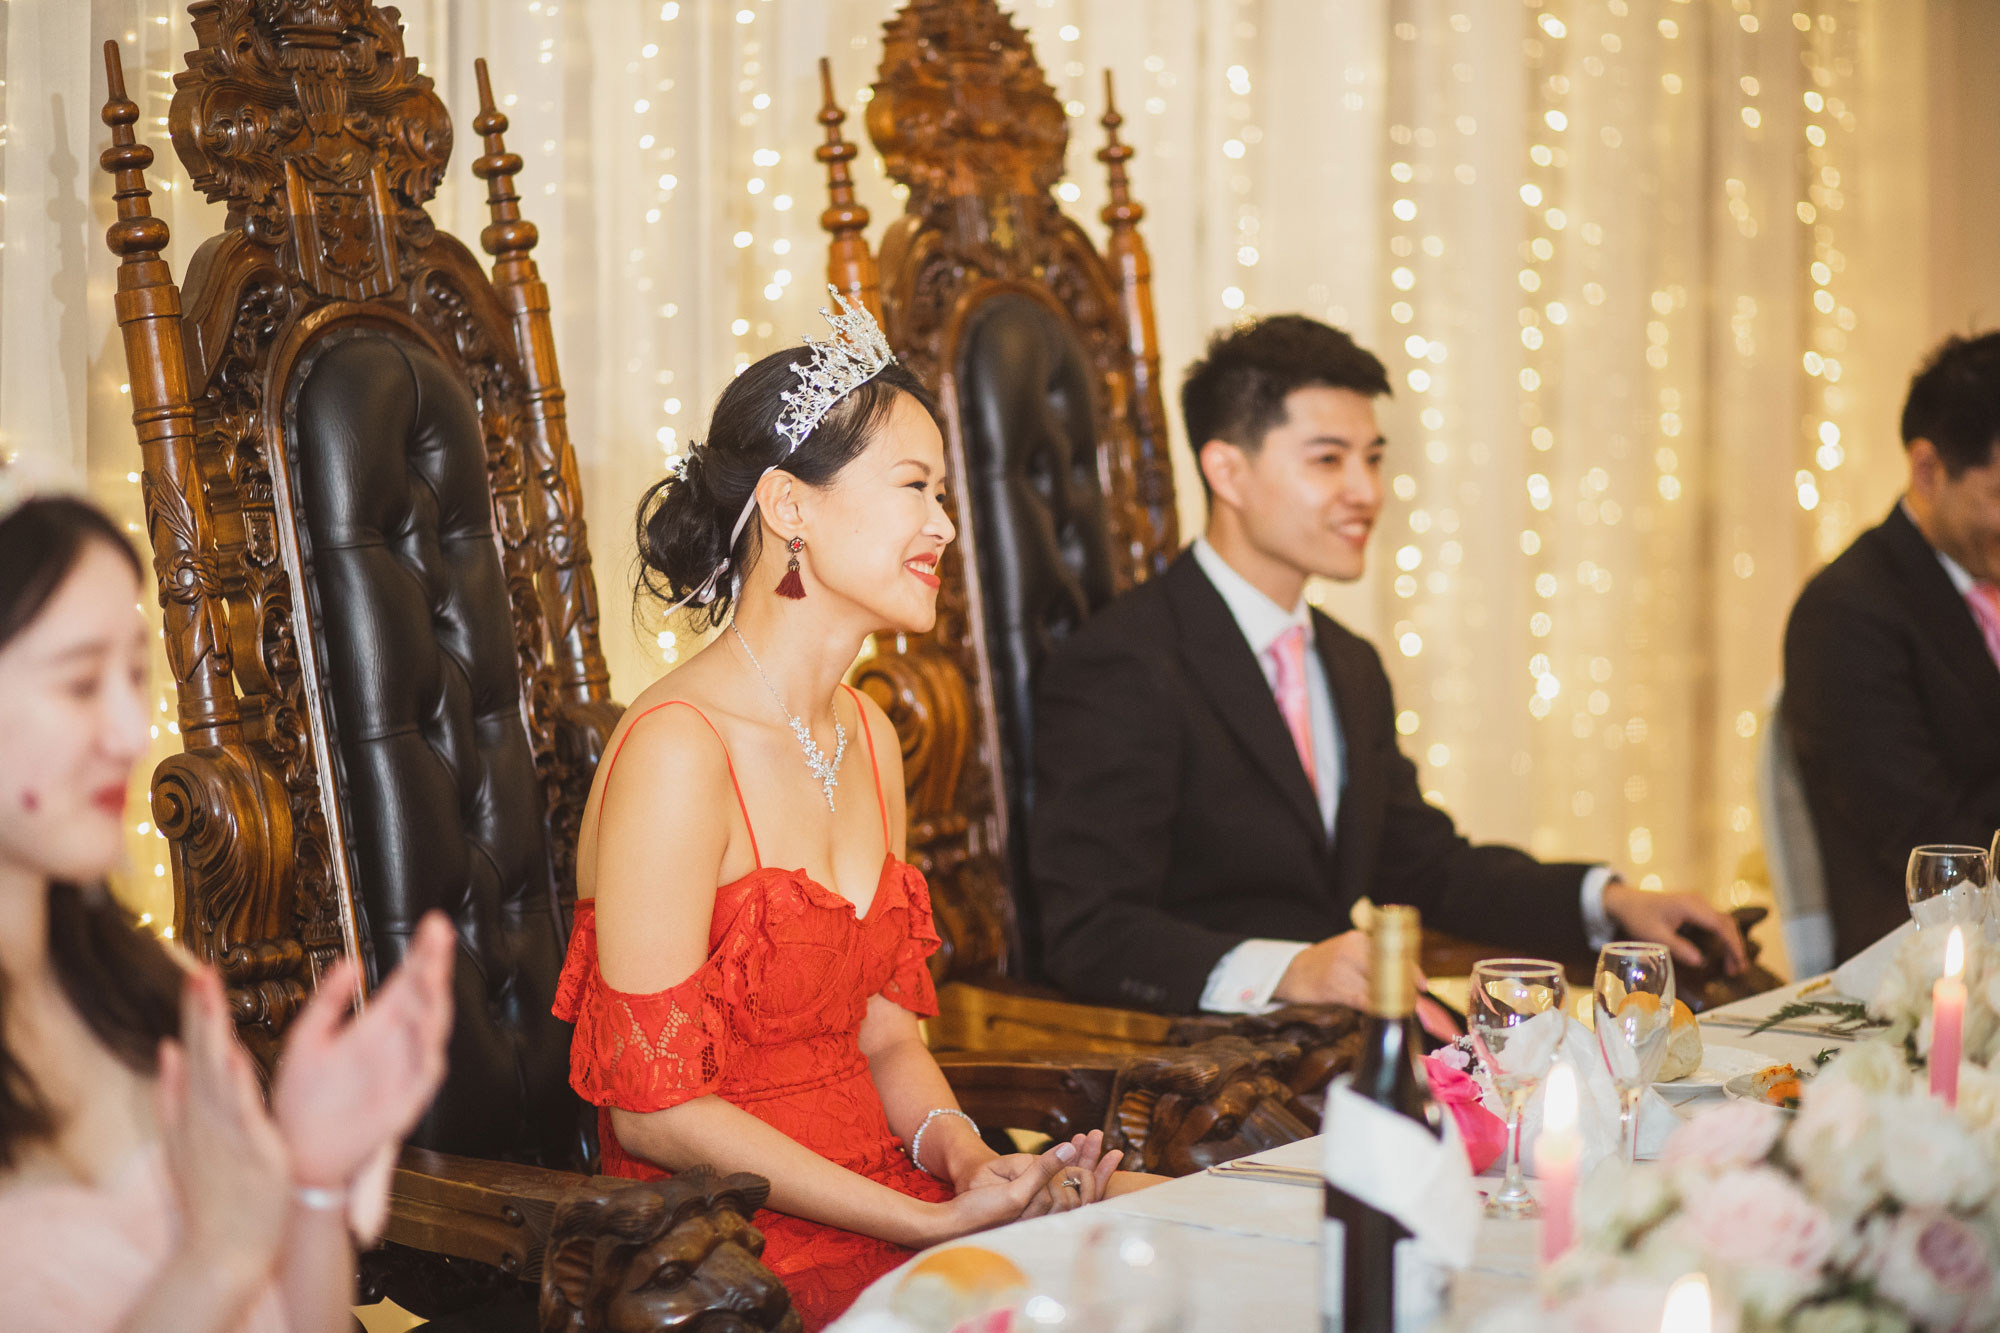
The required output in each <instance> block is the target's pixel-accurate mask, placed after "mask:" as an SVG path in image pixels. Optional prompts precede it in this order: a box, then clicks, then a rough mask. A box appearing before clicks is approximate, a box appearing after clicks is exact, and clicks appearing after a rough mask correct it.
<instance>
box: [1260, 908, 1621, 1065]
mask: <svg viewBox="0 0 2000 1333" xmlns="http://www.w3.org/2000/svg"><path fill="white" fill-rule="evenodd" d="M1605 892H1606V894H1607V895H1608V894H1609V893H1610V890H1609V889H1606V890H1605ZM1429 984H1430V982H1429V981H1428V980H1427V979H1426V978H1425V976H1424V974H1423V973H1422V972H1419V973H1417V988H1418V990H1420V991H1421V990H1422V989H1423V988H1424V987H1426V986H1428V985H1429ZM1271 998H1272V999H1274V1000H1277V1001H1280V1002H1281V1003H1284V1004H1344V1005H1346V1006H1347V1007H1348V1008H1350V1009H1359V1010H1361V1011H1363V1012H1364V1013H1365V1012H1367V1009H1368V937H1367V936H1366V935H1364V934H1363V933H1361V932H1360V931H1358V930H1347V931H1342V932H1341V933H1340V934H1338V935H1335V936H1333V937H1331V938H1329V939H1324V940H1321V941H1320V942H1319V943H1318V944H1311V945H1307V946H1306V947H1305V949H1303V950H1301V951H1300V953H1299V955H1298V956H1297V957H1296V958H1294V959H1292V961H1291V965H1290V966H1289V967H1287V968H1286V969H1285V975H1284V976H1282V977H1280V978H1279V979H1278V985H1277V987H1276V988H1275V989H1274V990H1273V991H1272V992H1271ZM1417 1021H1418V1022H1419V1023H1421V1024H1422V1025H1423V1028H1424V1031H1426V1032H1428V1033H1430V1034H1431V1036H1433V1037H1435V1038H1437V1039H1438V1040H1439V1041H1451V1040H1454V1039H1455V1038H1457V1037H1458V1036H1459V1031H1458V1025H1457V1024H1456V1023H1454V1022H1452V1020H1451V1015H1450V1014H1448V1013H1446V1012H1445V1010H1444V1007H1443V1006H1442V1005H1440V1004H1438V1003H1437V1001H1435V1000H1432V999H1430V998H1428V997H1427V996H1424V995H1419V996H1418V997H1417Z"/></svg>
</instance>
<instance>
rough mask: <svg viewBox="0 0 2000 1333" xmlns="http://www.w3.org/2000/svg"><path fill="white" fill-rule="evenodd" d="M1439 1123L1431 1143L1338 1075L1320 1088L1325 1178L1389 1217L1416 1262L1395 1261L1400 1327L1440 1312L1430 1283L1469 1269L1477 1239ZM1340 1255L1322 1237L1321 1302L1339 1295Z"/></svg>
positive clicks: (1475, 1209) (1448, 1132) (1475, 1208)
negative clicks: (1438, 1132) (1406, 1240)
mask: <svg viewBox="0 0 2000 1333" xmlns="http://www.w3.org/2000/svg"><path fill="white" fill-rule="evenodd" d="M1443 1119H1444V1126H1443V1128H1444V1132H1443V1134H1442V1135H1440V1136H1438V1137H1435V1138H1434V1137H1432V1135H1431V1133H1430V1131H1428V1130H1427V1129H1425V1128H1424V1127H1423V1126H1422V1125H1420V1124H1418V1123H1417V1122H1416V1121H1414V1120H1411V1119H1410V1118H1409V1117H1408V1116H1405V1115H1398V1114H1397V1113H1396V1112H1394V1111H1391V1110H1389V1109H1388V1108H1387V1107H1383V1106H1378V1105H1376V1104H1375V1103H1374V1102H1371V1101H1369V1100H1368V1099H1367V1098H1365V1097H1362V1096H1361V1095H1360V1094H1358V1093H1356V1092H1355V1091H1354V1090H1353V1088H1352V1087H1351V1086H1350V1085H1349V1082H1348V1080H1347V1079H1346V1078H1345V1077H1342V1078H1339V1079H1336V1080H1335V1081H1334V1082H1333V1083H1332V1084H1330V1085H1329V1086H1328V1088H1327V1093H1326V1134H1325V1137H1324V1138H1323V1139H1322V1140H1321V1148H1322V1151H1323V1153H1324V1156H1323V1158H1322V1159H1321V1160H1322V1166H1323V1169H1324V1171H1325V1172H1326V1178H1327V1180H1328V1181H1329V1182H1330V1183H1332V1184H1333V1185H1336V1186H1338V1187H1339V1188H1340V1189H1343V1190H1345V1191H1346V1192H1347V1193H1349V1194H1351V1195H1353V1196H1354V1197H1355V1198H1357V1199H1359V1200H1361V1201H1362V1202H1363V1203H1365V1204H1367V1205H1368V1206H1370V1207H1371V1208H1375V1209H1377V1210H1379V1211H1381V1212H1385V1213H1387V1214H1389V1215H1390V1216H1391V1217H1393V1218H1395V1219H1396V1220H1397V1221H1398V1222H1400V1223H1402V1224H1403V1227H1404V1229H1405V1230H1407V1231H1408V1232H1409V1233H1410V1237H1411V1244H1412V1246H1413V1247H1414V1249H1413V1254H1412V1257H1413V1258H1414V1259H1415V1260H1416V1262H1415V1263H1406V1262H1404V1261H1402V1260H1401V1259H1400V1258H1399V1260H1398V1264H1397V1273H1396V1314H1397V1320H1396V1322H1397V1324H1398V1326H1399V1327H1402V1326H1408V1327H1426V1326H1427V1324H1426V1322H1425V1321H1426V1320H1427V1319H1430V1318H1434V1317H1435V1316H1437V1315H1440V1314H1442V1313H1443V1297H1444V1284H1443V1283H1442V1282H1439V1283H1437V1284H1436V1285H1432V1283H1431V1281H1430V1278H1431V1276H1432V1275H1436V1276H1437V1277H1439V1278H1442V1277H1443V1276H1444V1275H1445V1274H1447V1273H1449V1272H1451V1271H1454V1270H1457V1269H1461V1268H1465V1267H1467V1266H1468V1265H1470V1264H1471V1263H1472V1253H1473V1246H1474V1242H1475V1240H1476V1238H1477V1236H1478V1233H1479V1218H1480V1204H1479V1191H1478V1190H1477V1189H1476V1188H1475V1187H1474V1186H1473V1183H1472V1171H1471V1169H1470V1168H1469V1167H1468V1166H1467V1165H1466V1157H1465V1148H1464V1146H1463V1145H1462V1144H1461V1143H1460V1142H1459V1140H1458V1126H1457V1122H1456V1121H1455V1120H1454V1119H1453V1118H1452V1117H1451V1116H1445V1117H1444V1118H1443ZM1332 1225H1333V1224H1332V1223H1329V1224H1328V1226H1329V1228H1331V1227H1332ZM1339 1255H1340V1250H1339V1249H1338V1248H1337V1247H1336V1246H1335V1244H1334V1242H1333V1239H1332V1237H1331V1236H1329V1237H1328V1238H1327V1248H1326V1252H1325V1255H1324V1257H1323V1259H1322V1264H1323V1270H1322V1271H1323V1274H1324V1280H1325V1282H1326V1290H1325V1292H1324V1293H1323V1298H1324V1299H1325V1300H1328V1301H1337V1300H1338V1297H1339V1292H1340V1285H1339V1284H1340V1278H1341V1274H1340V1264H1339V1261H1338V1259H1339ZM1327 1308H1328V1309H1337V1308H1338V1306H1337V1305H1329V1306H1327Z"/></svg>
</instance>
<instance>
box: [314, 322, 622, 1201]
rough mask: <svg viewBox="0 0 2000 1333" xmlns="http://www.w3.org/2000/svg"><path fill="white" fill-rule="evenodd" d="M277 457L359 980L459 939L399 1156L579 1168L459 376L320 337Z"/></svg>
mask: <svg viewBox="0 0 2000 1333" xmlns="http://www.w3.org/2000/svg"><path fill="white" fill-rule="evenodd" d="M294 386H295V393H294V396H293V402H292V409H291V411H290V413H289V414H288V415H289V417H290V420H289V422H288V431H287V437H288V440H287V443H288V448H289V452H290V455H291V475H292V477H293V478H294V484H295V486H296V488H297V491H298V494H297V496H296V497H295V503H296V505H297V513H298V523H299V529H300V545H301V550H302V556H303V560H302V563H303V565H304V566H305V569H306V580H305V583H306V595H307V597H308V599H309V608H310V609H309V614H310V615H311V616H312V618H313V621H314V623H315V624H316V626H317V629H318V633H317V634H316V635H315V636H314V637H315V638H316V640H317V643H318V645H319V660H318V666H319V672H320V686H321V695H322V701H323V704H324V708H325V718H326V723H327V728H328V732H329V742H330V747H329V748H330V750H331V753H332V758H333V772H334V774H335V781H336V784H337V786H338V791H339V813H340V818H341V822H342V825H343V827H344V833H345V838H344V842H345V853H346V860H347V869H348V873H349V875H350V876H351V878H352V881H353V884H354V889H355V896H356V898H357V900H358V901H357V906H358V908H359V913H358V914H359V917H360V921H361V928H362V931H363V948H364V950H365V951H366V952H367V953H368V954H369V956H370V962H371V971H372V973H373V975H374V976H375V977H376V978H378V979H379V978H380V977H383V976H386V975H387V974H388V972H389V971H390V970H391V969H392V968H394V967H395V965H396V964H397V962H398V961H400V960H401V958H402V956H403V954H404V951H405V950H406V948H407V947H408V943H409V938H410V933H411V930H412V929H413V928H414V926H415V924H416V922H417V920H418V918H419V917H420V916H421V915H422V914H423V913H424V912H426V911H428V910H430V909H432V908H440V909H442V910H443V911H444V912H445V913H446V914H447V915H449V916H450V917H451V919H452V921H453V922H454V923H455V924H456V926H457V928H458V940H459V952H458V962H457V969H456V977H455V999H456V1002H457V1014H456V1018H455V1022H454V1027H453V1031H452V1036H451V1045H450V1050H449V1055H450V1062H451V1064H450V1072H449V1074H448V1076H447V1078H446V1081H445V1085H444V1088H443V1090H442V1091H441V1092H440V1094H439V1096H438V1099H437V1101H436V1103H435V1104H434V1105H433V1106H432V1108H431V1110H430V1112H429V1114H428V1115H427V1116H426V1117H425V1119H424V1122H423V1123H422V1124H421V1125H420V1126H419V1127H418V1130H417V1132H416V1134H415V1135H413V1136H412V1140H411V1141H412V1142H413V1143H416V1144H418V1145H421V1146H423V1147H429V1148H436V1149H441V1150H443V1151H447V1152H454V1153H463V1154H465V1155H467V1156H472V1157H485V1158H496V1157H497V1158H505V1159H510V1160H514V1161H528V1162H538V1163H542V1164H545V1165H550V1166H568V1167H572V1168H579V1167H582V1166H583V1165H584V1162H585V1158H586V1157H587V1155H588V1152H589V1145H588V1142H587V1140H586V1138H585V1137H584V1133H585V1131H584V1130H582V1129H581V1128H580V1127H581V1126H584V1125H585V1124H586V1123H587V1122H586V1121H585V1119H584V1118H583V1117H582V1115H581V1111H580V1107H579V1105H578V1103H577V1101H576V1099H575V1098H574V1096H573V1094H572V1093H571V1092H570V1090H569V1085H568V1077H567V1075H568V1062H569V1037H570V1033H569V1028H568V1026H567V1025H566V1024H563V1023H561V1022H559V1021H557V1020H556V1018H555V1017H554V1016H553V1015H552V1014H551V1013H550V1012H549V1006H550V1003H551V1001H552V999H553V998H554V993H555V984H556V977H557V974H558V972H559V970H560V968H561V964H562V955H563V949H564V944H565V931H564V927H563V923H562V916H561V913H560V911H559V909H558V907H557V903H556V897H555V888H554V871H553V868H552V865H551V860H550V849H549V842H548V825H547V821H546V815H545V810H546V801H545V797H544V792H543V788H542V784H541V781H540V779H539V777H538V776H537V774H536V771H535V763H534V756H533V753H532V750H531V747H530V742H529V734H528V727H527V720H526V716H525V714H524V712H523V709H522V697H521V679H520V666H519V659H518V653H517V650H516V647H515V639H514V614H513V608H512V604H511V602H510V599H509V596H508V589H507V584H506V580H505V576H504V574H503V572H502V568H501V563H500V555H499V550H498V547H497V546H496V543H495V537H494V525H493V505H492V497H491V492H490V489H489V486H488V482H487V472H486V444H485V439H484V435H483V432H482V430H481V425H480V419H479V415H478V412H477V410H476V408H475V406H474V404H473V400H472V397H471V394H470V393H469V392H468V390H467V388H466V386H465V384H464V383H463V382H462V380H461V379H460V378H459V377H457V376H456V375H454V373H453V372H452V370H451V369H450V368H449V367H448V366H447V365H446V364H445V362H444V361H442V360H441V359H440V358H439V357H438V356H437V355H436V354H435V353H433V352H432V351H430V350H429V349H428V348H427V347H425V346H423V345H422V344H421V343H419V342H418V341H417V340H415V339H414V338H412V337H408V336H404V335H401V334H395V333H389V332H384V331H380V330H375V329H368V330H362V331H351V332H347V333H344V334H335V335H332V336H330V337H329V338H328V339H327V340H326V341H325V342H323V343H322V344H321V345H320V346H319V347H318V348H316V349H315V350H314V352H313V353H312V354H311V355H310V356H309V357H308V358H307V359H306V360H304V361H303V362H301V366H300V369H299V371H298V373H297V375H296V377H295V379H294Z"/></svg>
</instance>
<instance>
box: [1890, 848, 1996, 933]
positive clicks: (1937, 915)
mask: <svg viewBox="0 0 2000 1333" xmlns="http://www.w3.org/2000/svg"><path fill="white" fill-rule="evenodd" d="M1991 870H1992V866H1991V861H1990V859H1989V857H1988V855H1987V853H1986V851H1985V850H1984V849H1982V848H1978V847H1960V846H1953V845H1950V844H1942V843H1941V844H1937V845H1934V846H1929V847H1919V848H1917V849H1915V850H1914V851H1912V852H1911V853H1910V865H1909V869H1908V871H1907V872H1906V873H1905V874H1904V876H1903V891H1904V894H1905V896H1907V897H1908V899H1909V902H1910V915H1911V916H1912V917H1913V918H1915V919H1916V923H1917V929H1919V930H1922V929H1924V928H1926V927H1929V926H1967V927H1973V926H1977V925H1979V923H1980V922H1981V921H1982V920H1984V919H1985V917H1986V886H1987V881H1988V878H1989V876H1990V874H1991Z"/></svg>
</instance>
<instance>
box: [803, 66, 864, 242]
mask: <svg viewBox="0 0 2000 1333" xmlns="http://www.w3.org/2000/svg"><path fill="white" fill-rule="evenodd" d="M819 87H820V96H821V104H820V109H819V123H820V124H822V125H824V126H826V142H825V143H823V144H821V145H820V146H819V147H818V148H816V149H814V150H813V156H814V157H815V158H817V159H819V161H821V162H823V163H825V164H826V193H827V198H828V200H829V203H828V206H827V210H826V212H824V213H822V214H820V215H819V225H820V226H822V227H824V228H825V229H826V230H827V231H828V232H830V233H832V235H833V236H835V237H836V238H838V237H840V236H842V235H845V234H848V233H859V232H860V231H862V230H863V229H865V228H866V227H867V226H868V210H867V209H866V208H864V207H862V206H861V205H860V204H858V203H856V202H855V199H854V175H853V173H852V172H850V171H849V170H848V166H847V164H848V163H850V162H852V161H853V160H854V159H855V157H856V156H857V155H858V154H859V153H860V151H861V150H860V149H858V148H856V147H855V146H854V145H853V144H851V143H849V142H847V138H846V136H844V135H843V134H841V132H840V127H841V125H843V124H844V123H846V120H847V112H846V111H844V110H842V109H841V105H840V100H839V98H837V97H835V96H834V92H833V64H832V62H831V61H829V60H827V58H826V57H824V56H821V57H820V62H819Z"/></svg>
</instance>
